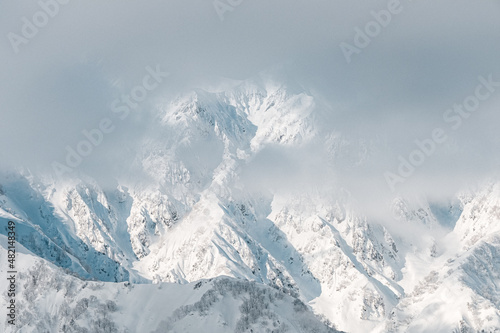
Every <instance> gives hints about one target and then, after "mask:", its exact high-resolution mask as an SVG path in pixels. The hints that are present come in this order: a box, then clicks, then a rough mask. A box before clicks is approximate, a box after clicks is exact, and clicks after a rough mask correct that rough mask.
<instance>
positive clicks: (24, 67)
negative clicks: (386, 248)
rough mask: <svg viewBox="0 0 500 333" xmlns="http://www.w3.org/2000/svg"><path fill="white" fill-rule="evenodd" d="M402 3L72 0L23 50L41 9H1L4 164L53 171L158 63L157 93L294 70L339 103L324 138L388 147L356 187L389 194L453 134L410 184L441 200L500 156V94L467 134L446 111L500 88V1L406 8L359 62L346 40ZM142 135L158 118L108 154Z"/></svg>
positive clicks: (358, 175) (19, 5)
mask: <svg viewBox="0 0 500 333" xmlns="http://www.w3.org/2000/svg"><path fill="white" fill-rule="evenodd" d="M42 2H44V3H49V2H50V1H48V0H42ZM220 2H221V3H224V4H226V5H227V4H228V3H230V2H228V1H225V0H221V1H220ZM232 3H237V1H235V0H233V1H232ZM391 3H393V4H394V3H395V2H394V1H361V0H357V1H353V0H341V1H332V0H329V1H326V0H309V1H298V0H292V1H290V0H288V1H284V0H273V1H262V0H252V1H250V0H242V1H241V3H240V4H239V5H237V6H234V7H233V8H232V11H226V12H224V13H223V18H224V20H221V18H220V15H219V14H218V13H217V11H216V9H215V8H214V3H213V2H212V1H211V0H182V1H181V0H177V1H159V0H151V1H144V2H139V1H130V0H120V1H118V0H109V1H85V2H81V1H76V0H70V1H69V3H68V4H65V5H60V6H59V7H60V8H59V9H58V12H57V13H56V14H55V15H54V17H50V18H49V19H48V22H47V24H46V25H45V26H43V27H41V28H39V29H38V30H39V31H38V32H37V33H36V34H35V35H34V36H33V37H30V38H27V39H26V40H25V41H27V42H26V43H24V42H23V43H20V44H18V45H17V47H18V50H17V51H18V52H17V53H16V52H15V48H16V47H13V43H12V38H13V37H12V36H13V35H12V34H10V33H14V34H17V35H19V36H22V28H23V25H24V24H25V23H24V22H25V21H23V17H26V18H27V19H28V20H29V21H31V22H33V15H34V14H35V13H37V12H39V11H40V10H41V9H40V8H41V7H40V5H39V4H38V3H37V2H34V1H26V0H18V1H5V0H4V1H0V37H1V38H0V60H1V63H0V115H1V120H0V142H1V149H0V160H1V162H0V163H1V164H2V165H4V166H5V165H8V164H10V165H28V166H42V167H43V166H45V165H50V162H51V161H53V160H54V159H60V158H61V157H62V156H63V154H64V147H65V145H66V144H70V145H71V144H75V143H76V142H77V141H78V140H80V135H79V133H80V132H81V130H82V128H91V127H95V124H96V123H98V122H99V120H100V119H102V117H103V116H105V115H106V114H109V103H110V102H111V101H113V99H114V98H116V97H117V96H119V95H120V94H121V93H123V92H127V91H129V90H130V88H131V87H133V86H135V85H136V84H137V83H138V82H140V81H141V80H142V77H143V76H144V73H145V67H146V66H153V67H154V66H155V65H156V64H160V65H161V66H162V68H163V69H165V70H166V71H169V72H170V75H171V76H170V77H169V79H168V80H166V82H165V85H164V86H162V87H163V88H162V90H158V91H155V92H154V93H155V94H170V95H173V94H175V93H178V92H181V91H184V90H186V89H189V88H190V87H192V86H195V85H197V84H198V82H207V81H208V82H210V81H214V82H216V81H217V80H218V78H220V77H224V78H231V79H238V80H242V79H246V78H249V77H252V76H254V75H256V74H257V73H259V72H261V71H263V70H266V69H269V68H273V67H274V66H277V65H282V64H285V71H286V72H287V75H289V77H292V78H293V79H294V80H296V81H297V82H300V83H302V84H304V85H306V86H308V87H309V88H310V89H311V91H315V92H316V93H317V94H319V95H321V96H323V98H324V99H325V100H326V101H327V103H328V104H329V105H330V106H331V110H329V111H328V112H327V114H326V115H324V117H325V118H324V122H323V126H324V129H325V130H326V131H328V130H336V131H340V132H342V133H343V134H344V135H345V136H346V137H348V138H351V139H352V140H353V141H356V140H367V141H371V142H378V143H380V147H378V148H377V149H378V154H377V155H376V156H374V157H373V159H372V160H370V161H368V162H367V163H365V164H364V165H362V166H360V167H359V168H357V169H349V168H346V169H345V170H344V169H343V170H342V172H345V174H344V175H343V177H341V178H342V179H344V180H345V182H349V180H350V179H362V182H363V183H366V182H367V181H368V180H370V181H373V182H375V183H377V184H378V182H379V181H380V179H381V180H382V181H381V184H383V185H384V186H385V184H384V182H383V180H384V179H383V176H382V174H383V172H384V171H385V170H390V171H395V169H397V167H398V163H399V162H398V156H399V155H402V156H405V157H407V156H408V154H410V153H411V152H412V150H413V149H415V145H414V140H415V139H424V138H428V137H430V133H431V132H432V130H433V129H434V128H436V127H443V128H446V129H447V134H448V135H449V137H450V139H449V140H447V142H446V143H445V146H446V149H443V151H440V152H439V153H437V154H435V156H432V159H429V161H428V162H426V163H425V165H423V166H422V168H421V170H418V172H417V173H416V174H415V177H412V179H411V183H413V184H414V186H416V187H417V188H420V187H422V188H425V189H427V190H428V189H429V188H432V187H433V186H434V189H435V190H436V191H438V192H439V189H440V188H441V187H445V188H447V189H448V188H454V187H455V185H456V184H457V181H456V179H472V180H474V179H476V178H478V177H483V176H487V175H489V174H490V173H491V172H492V170H495V169H496V168H497V167H498V162H499V153H498V151H499V148H500V138H499V134H498V133H499V131H498V125H499V124H500V122H499V121H500V112H499V111H500V110H499V108H500V103H499V101H500V88H499V90H498V91H497V92H495V93H492V97H491V98H489V99H487V100H486V101H484V102H481V106H480V108H479V110H478V111H477V112H475V113H474V114H472V115H471V116H470V117H469V118H468V119H467V120H464V122H463V124H462V125H461V126H460V128H458V129H457V130H456V131H455V130H453V131H452V130H449V124H447V123H445V122H444V121H443V113H444V112H445V110H446V109H448V108H450V107H452V106H453V104H454V103H457V102H459V103H461V102H462V101H463V100H464V98H466V97H467V96H469V95H471V94H474V91H475V88H476V86H477V85H478V84H479V81H478V77H479V76H483V77H486V78H487V77H488V75H490V74H491V75H493V78H494V79H496V81H500V61H499V59H500V2H498V1H496V0H484V1H466V0H445V1H431V0H419V1H409V0H401V1H400V5H399V7H398V8H400V10H399V13H397V14H394V15H393V16H392V20H391V22H390V23H389V24H388V25H387V26H386V27H383V28H382V29H381V31H380V33H378V34H377V35H376V36H375V37H373V38H372V40H371V42H370V44H369V45H368V46H367V47H365V48H363V49H360V52H359V54H353V55H352V58H351V61H350V63H348V62H347V61H346V58H345V56H344V54H343V52H342V50H341V48H340V47H339V45H340V43H342V42H345V43H349V44H351V45H354V42H353V39H354V37H355V28H356V27H359V28H361V29H364V28H365V25H366V24H367V23H368V22H370V21H373V20H374V18H373V16H372V14H371V11H377V12H378V11H380V10H382V9H387V8H388V5H389V4H391ZM226 8H227V7H226ZM9 34H10V35H9ZM9 36H10V37H9ZM144 128H147V120H145V119H142V118H141V117H136V118H130V119H129V121H128V123H127V124H126V125H124V126H122V127H121V128H120V129H119V130H118V132H117V134H116V135H115V136H114V137H115V140H110V141H109V142H107V143H106V145H104V146H103V148H101V149H104V150H106V151H108V152H112V151H114V148H117V147H119V146H122V145H121V143H120V139H122V138H128V140H130V141H131V142H133V140H134V137H135V135H136V134H137V135H139V134H140V133H142V131H143V130H144ZM353 149H354V148H353ZM299 169H300V168H299ZM339 172H341V171H339ZM443 175H448V177H447V178H446V179H443ZM375 178H376V179H377V181H374V180H373V179H375ZM353 182H354V181H353ZM436 182H437V183H436ZM408 183H410V181H409V182H408ZM459 183H460V184H461V185H462V184H465V183H464V182H459ZM436 184H438V185H436ZM374 186H375V185H374ZM377 186H378V185H377ZM375 187H376V186H375ZM361 188H363V186H361ZM360 191H361V192H363V190H360Z"/></svg>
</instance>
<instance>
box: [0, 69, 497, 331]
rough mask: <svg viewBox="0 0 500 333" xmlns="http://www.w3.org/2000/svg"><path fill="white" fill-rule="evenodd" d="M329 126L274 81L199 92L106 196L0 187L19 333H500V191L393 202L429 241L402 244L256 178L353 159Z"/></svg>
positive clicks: (351, 208)
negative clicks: (284, 155) (314, 149)
mask: <svg viewBox="0 0 500 333" xmlns="http://www.w3.org/2000/svg"><path fill="white" fill-rule="evenodd" d="M324 108H326V106H325V105H323V104H321V100H320V99H318V98H316V97H315V96H314V95H313V94H311V93H309V92H307V90H305V89H303V88H301V87H300V86H299V85H294V86H285V85H283V84H279V83H276V82H274V81H272V80H268V79H256V80H249V81H245V82H242V83H240V84H238V85H235V86H234V87H232V88H230V89H227V90H224V91H222V92H213V91H212V92H209V91H207V90H202V89H200V90H197V91H194V92H192V93H190V94H186V95H183V96H180V97H178V98H177V99H176V100H174V101H165V102H164V103H163V102H159V103H158V104H157V108H156V110H154V124H155V125H154V128H152V130H151V131H150V132H148V134H147V135H146V136H145V137H144V138H143V142H142V143H141V144H140V149H138V150H137V151H135V156H134V163H133V170H134V171H133V172H131V174H128V175H119V176H117V179H116V186H111V187H110V186H109V185H108V184H106V185H103V184H100V183H99V182H98V181H96V180H94V179H92V178H90V177H88V176H84V175H81V174H80V175H76V174H72V175H68V177H63V178H59V179H58V178H56V177H54V176H50V175H45V174H37V173H33V172H31V171H29V170H20V171H18V172H11V173H9V174H4V175H2V177H1V179H0V184H1V187H0V221H1V223H2V225H6V222H7V221H9V220H12V221H16V224H17V237H18V239H17V241H18V243H19V244H21V245H22V246H23V248H22V250H21V249H20V250H19V251H20V252H21V254H20V255H19V256H18V258H17V260H18V262H19V263H22V269H20V272H21V273H20V275H19V287H20V288H21V292H20V293H19V294H18V299H19V301H20V302H21V303H22V304H23V305H22V307H21V308H20V309H19V313H20V314H21V315H20V317H19V322H20V326H18V329H19V332H42V331H43V332H45V331H48V332H57V331H64V332H94V331H95V332H101V331H102V332H122V331H125V332H170V331H172V332H199V331H204V332H233V331H235V330H236V331H240V332H251V331H252V330H253V332H323V331H324V332H327V331H335V329H338V330H342V331H346V332H454V331H456V332H476V331H482V330H484V331H485V332H496V331H500V312H499V309H500V303H499V302H500V301H499V300H500V295H499V293H498V288H497V285H498V284H499V283H500V281H499V277H500V263H499V262H498V260H499V259H498V256H497V251H500V227H499V226H497V224H498V221H499V220H500V215H499V214H500V185H499V184H496V183H495V182H490V183H488V184H487V185H485V186H483V187H482V188H480V189H479V190H476V191H468V192H461V193H459V194H457V196H456V198H454V199H453V200H451V201H450V202H447V203H445V204H443V203H436V202H432V201H430V200H427V199H425V198H416V199H411V200H410V199H408V198H398V199H397V200H395V201H394V202H393V203H392V205H393V207H392V209H393V211H394V213H395V216H396V218H397V219H398V220H399V221H400V223H401V225H404V226H406V227H407V228H408V233H412V232H413V231H415V230H424V231H425V232H423V233H422V236H421V237H415V236H414V235H409V234H408V235H405V233H404V232H395V231H394V230H391V229H390V228H388V227H387V225H386V224H384V223H383V222H384V221H379V220H375V219H370V217H369V216H365V215H364V214H362V213H361V212H360V211H359V210H357V209H356V208H355V207H356V206H355V205H351V203H350V201H349V195H348V194H342V195H325V193H324V191H323V190H318V191H316V190H314V188H313V187H309V186H307V182H306V183H302V182H303V180H297V181H296V183H294V182H295V179H293V178H292V179H288V178H287V179H285V180H283V179H280V178H282V175H281V174H280V173H281V170H280V165H282V164H280V163H288V162H290V161H288V162H287V161H285V162H281V161H277V162H275V161H272V160H271V162H268V164H266V160H265V161H264V162H262V161H260V160H259V156H261V155H262V154H264V156H267V155H266V154H268V155H269V156H273V152H275V151H276V150H279V149H283V150H285V151H286V150H291V151H292V152H293V149H307V147H309V145H311V144H314V145H315V146H319V147H321V148H320V149H321V150H322V151H324V152H326V154H327V157H328V158H327V159H326V160H325V161H324V162H325V163H330V162H329V161H330V159H331V160H333V161H335V159H336V158H337V157H338V156H339V155H342V154H345V152H343V151H342V147H343V146H344V145H345V141H343V140H344V139H343V138H342V136H341V135H340V134H339V133H333V132H331V133H327V132H325V131H324V129H322V128H321V127H320V126H317V124H318V123H320V122H321V115H322V112H323V110H324ZM360 151H364V153H362V154H360V155H359V156H358V155H356V157H353V160H354V163H358V162H360V161H362V160H363V159H364V158H366V154H368V152H366V151H365V150H363V149H361V150H360ZM292 155H293V154H292ZM274 156H275V155H274ZM278 158H279V156H278ZM320 160H321V159H320ZM321 161H323V160H321ZM291 162H293V158H291ZM307 163H308V162H307V161H306V164H305V165H306V166H307V167H308V168H309V167H310V168H311V169H313V170H314V168H315V167H317V165H316V163H318V161H310V162H309V164H307ZM301 165H303V164H301ZM318 170H323V169H322V168H319V169H318ZM298 172H299V173H300V172H301V170H299V171H298ZM136 174H140V175H141V177H135V175H136ZM256 175H258V176H259V175H261V176H262V178H261V179H259V177H256ZM325 177H328V175H325ZM285 178H286V177H285ZM261 183H263V184H261ZM289 183H292V184H289ZM332 184H333V183H332ZM337 190H338V189H337ZM338 192H339V193H341V192H342V191H338ZM0 232H1V233H2V234H4V235H6V233H7V230H6V229H2V230H0ZM2 239H3V240H5V237H2ZM5 254H6V251H5V250H2V251H1V257H0V259H1V260H2V262H1V264H0V265H1V267H0V269H2V270H4V271H5V269H4V267H5V266H6V264H5V258H6V257H5ZM4 271H3V272H4ZM42 286H43V289H42ZM2 294H3V295H4V296H5V291H4V290H2ZM5 300H6V298H5V299H3V300H2V302H4V301H5ZM2 307H3V306H2ZM312 312H314V313H315V314H316V316H315V315H313V314H312ZM322 322H324V323H322ZM328 326H330V327H331V328H329V327H328ZM4 327H8V325H7V324H5V326H4ZM202 327H203V330H202V329H201V328H202ZM333 327H334V328H333Z"/></svg>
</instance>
